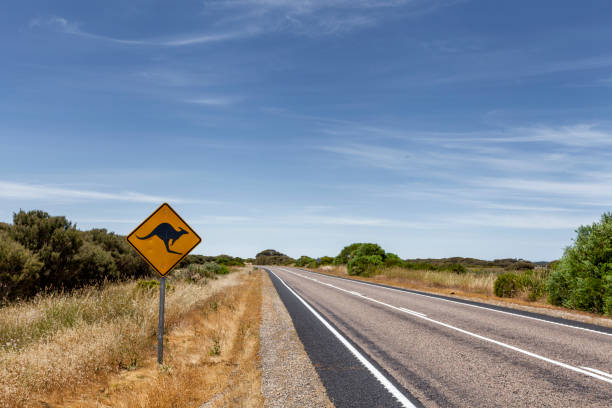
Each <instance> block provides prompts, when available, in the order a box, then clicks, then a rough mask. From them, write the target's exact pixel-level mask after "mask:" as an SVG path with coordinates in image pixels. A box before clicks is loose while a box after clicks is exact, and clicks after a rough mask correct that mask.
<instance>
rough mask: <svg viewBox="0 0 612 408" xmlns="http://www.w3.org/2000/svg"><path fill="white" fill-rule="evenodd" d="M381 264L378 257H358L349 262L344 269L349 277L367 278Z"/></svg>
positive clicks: (380, 258) (381, 261) (380, 259)
mask: <svg viewBox="0 0 612 408" xmlns="http://www.w3.org/2000/svg"><path fill="white" fill-rule="evenodd" d="M382 264H383V260H382V257H381V256H380V255H359V256H355V257H353V258H352V259H351V260H350V261H349V263H348V265H347V268H346V269H347V272H348V274H349V275H360V276H369V275H372V274H373V273H374V270H375V268H376V267H377V266H380V265H382Z"/></svg>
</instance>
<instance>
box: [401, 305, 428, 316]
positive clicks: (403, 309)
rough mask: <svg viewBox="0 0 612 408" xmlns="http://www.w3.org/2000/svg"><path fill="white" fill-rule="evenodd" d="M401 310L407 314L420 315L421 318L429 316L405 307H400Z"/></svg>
mask: <svg viewBox="0 0 612 408" xmlns="http://www.w3.org/2000/svg"><path fill="white" fill-rule="evenodd" d="M400 309H401V310H402V311H404V312H406V313H410V314H416V315H420V316H427V315H426V314H425V313H421V312H415V311H414V310H410V309H406V308H405V307H400Z"/></svg>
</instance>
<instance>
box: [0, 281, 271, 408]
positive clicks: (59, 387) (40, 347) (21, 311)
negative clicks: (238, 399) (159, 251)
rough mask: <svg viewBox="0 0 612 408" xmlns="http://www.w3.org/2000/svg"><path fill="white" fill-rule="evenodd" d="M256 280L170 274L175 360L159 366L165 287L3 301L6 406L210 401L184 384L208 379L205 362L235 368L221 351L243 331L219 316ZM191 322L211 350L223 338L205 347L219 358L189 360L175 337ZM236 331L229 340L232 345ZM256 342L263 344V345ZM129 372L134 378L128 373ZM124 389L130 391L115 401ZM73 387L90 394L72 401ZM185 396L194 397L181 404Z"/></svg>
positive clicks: (1, 374)
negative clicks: (186, 278) (197, 279)
mask: <svg viewBox="0 0 612 408" xmlns="http://www.w3.org/2000/svg"><path fill="white" fill-rule="evenodd" d="M253 279H254V275H253V276H249V275H248V274H246V273H237V274H230V275H227V276H226V277H223V278H222V279H219V280H215V281H211V282H210V283H208V284H206V285H202V284H194V283H187V282H182V281H174V282H171V285H172V289H171V290H170V291H169V292H168V293H167V298H166V320H165V323H166V330H167V332H168V330H169V332H168V333H169V335H168V336H167V342H168V345H167V347H166V355H165V360H166V361H168V362H169V364H168V365H167V366H165V367H163V369H162V370H159V369H158V367H157V364H156V363H155V359H154V356H155V344H154V343H155V341H154V337H155V333H156V323H157V308H158V292H157V291H155V290H147V289H146V288H139V287H138V286H137V284H136V283H135V282H131V283H123V284H113V285H107V286H106V287H104V288H102V289H101V290H97V289H85V290H82V291H79V292H76V293H74V294H72V295H68V294H63V295H50V296H40V297H38V298H36V299H35V300H33V301H31V302H24V303H20V304H15V305H11V306H8V307H5V308H2V309H0V322H1V323H0V339H2V344H1V345H0V406H6V407H13V406H41V403H43V402H44V403H45V404H47V406H54V405H55V404H61V405H62V406H130V407H131V406H142V407H144V406H147V407H154V406H160V407H161V406H193V401H195V399H198V398H203V399H199V402H203V401H206V396H207V395H206V394H205V393H204V394H198V395H191V396H190V395H189V392H186V391H185V390H186V388H182V387H183V385H185V386H190V385H193V382H194V381H198V379H202V378H201V376H197V375H195V371H197V370H198V367H199V370H200V371H203V372H208V370H207V369H203V368H202V366H201V365H202V364H205V365H207V364H208V365H209V364H214V363H222V364H220V365H221V366H224V367H225V366H227V369H229V370H230V372H231V371H232V368H234V365H233V364H226V361H225V360H222V359H224V358H225V359H227V358H228V355H227V353H231V352H232V351H231V350H234V347H233V344H234V343H235V341H234V339H235V337H236V336H235V335H234V334H233V333H238V332H239V331H240V327H241V326H240V324H239V323H236V324H237V326H236V327H237V328H236V329H233V328H230V329H228V328H227V324H226V323H227V322H226V321H225V320H224V319H222V318H221V314H222V313H230V314H231V313H236V311H237V310H238V305H239V304H241V303H240V302H243V300H240V302H238V300H237V299H238V298H240V299H243V298H241V297H240V296H239V295H240V293H239V291H237V287H238V286H239V285H242V286H244V284H245V283H244V282H243V281H244V280H246V281H249V280H251V281H252V280H253ZM250 285H251V286H253V285H256V283H250ZM251 292H252V290H248V291H246V292H245V293H251ZM257 293H259V292H257ZM253 296H255V298H249V302H255V303H257V302H258V300H257V297H256V296H257V295H253ZM245 299H246V298H245ZM245 301H246V300H245ZM211 302H213V303H211ZM259 302H260V300H259ZM211 305H216V306H211ZM215 307H216V310H214V309H215ZM240 307H243V306H240ZM243 308H244V307H243ZM255 309H256V310H257V311H258V310H259V308H258V307H256V308H255ZM241 310H243V309H241ZM241 313H243V312H241ZM243 314H244V313H243ZM241 316H242V315H241ZM249 316H250V315H249ZM194 319H195V320H194ZM198 319H200V320H206V322H208V323H206V324H205V323H204V322H202V321H200V320H198ZM210 319H213V320H212V323H210V322H209V320H210ZM215 319H216V320H215ZM244 319H246V320H245V322H248V324H249V325H253V324H254V325H257V324H258V320H257V319H258V316H257V315H254V316H250V317H248V316H246V315H244ZM232 321H233V320H232ZM238 321H240V319H238ZM186 322H191V323H193V324H192V327H191V328H190V329H189V330H191V332H190V333H192V334H193V336H195V337H197V338H199V339H200V340H201V341H206V342H212V343H211V344H210V345H207V347H206V349H208V348H210V347H213V346H214V340H211V339H217V340H216V341H217V342H218V347H219V353H218V354H216V355H214V356H209V355H208V354H206V353H199V354H206V357H207V358H210V359H212V360H205V361H200V360H197V359H196V356H197V355H198V353H194V354H193V355H190V357H189V359H188V361H186V360H184V358H183V357H182V354H181V353H182V352H181V350H182V349H181V348H180V347H179V346H178V344H179V343H180V344H183V343H185V344H187V343H188V342H187V341H184V342H183V340H184V339H183V340H181V342H182V343H181V342H179V343H175V341H174V340H173V337H172V336H174V335H175V333H177V332H176V330H179V328H184V327H185V324H186ZM196 323H197V324H196ZM232 324H233V323H232ZM198 325H200V326H198ZM198 327H199V328H198ZM232 327H233V326H232ZM249 327H250V326H248V325H247V327H246V328H243V329H242V330H243V334H244V333H247V332H248V333H252V330H250V329H249ZM211 330H212V331H211ZM228 335H229V336H230V337H226V336H228ZM193 336H192V337H193ZM243 337H244V336H243ZM230 338H231V339H232V340H231V342H232V343H231V344H229V343H227V342H228V341H230V340H228V339H230ZM236 341H237V340H236ZM224 342H225V343H224ZM251 347H252V348H253V347H254V348H257V347H258V343H257V344H256V345H253V346H251ZM183 351H184V350H183ZM224 353H226V354H224ZM255 354H256V352H255ZM173 358H174V360H173ZM215 359H219V361H215ZM173 361H174V362H173ZM190 370H194V372H191V371H190ZM135 373H139V374H135ZM124 377H125V378H124ZM132 377H133V379H135V380H136V381H135V382H134V383H130V382H129V381H127V379H129V378H132ZM140 377H142V378H140ZM121 378H124V379H123V380H121ZM202 380H203V379H202ZM126 381H127V382H126ZM128 383H129V385H126V384H128ZM145 384H150V386H151V387H152V388H148V387H147V386H145ZM126 387H127V389H130V390H131V391H130V392H129V393H128V394H126V395H123V396H121V398H119V399H117V400H116V401H115V400H113V396H114V395H118V394H121V390H124V389H126ZM195 388H196V389H197V388H198V387H195ZM200 388H201V389H202V390H208V388H206V387H200ZM209 388H210V387H209ZM213 388H214V387H213ZM161 390H163V392H161ZM173 390H174V391H173ZM202 392H203V391H202ZM212 392H214V390H213V391H212ZM229 394H231V393H228V395H229ZM75 395H84V396H87V398H85V399H80V400H75V402H70V401H71V398H73V397H74V396H75ZM168 399H170V400H171V402H168V401H169V400H168ZM181 401H188V402H187V403H186V404H185V405H184V404H183V403H182V402H181ZM89 404H91V405H89ZM43 405H44V404H43ZM252 406H256V405H252Z"/></svg>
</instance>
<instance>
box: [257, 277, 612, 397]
mask: <svg viewBox="0 0 612 408" xmlns="http://www.w3.org/2000/svg"><path fill="white" fill-rule="evenodd" d="M266 268H267V269H268V271H269V272H270V276H271V278H272V281H273V283H274V284H275V287H276V288H277V291H278V292H279V295H281V299H283V301H284V302H285V305H286V306H287V309H288V310H289V313H290V315H291V316H292V319H293V321H294V325H295V326H296V330H297V331H298V335H299V336H300V339H301V340H302V342H303V343H304V346H305V349H306V351H307V352H308V353H309V356H310V357H311V360H312V361H313V363H314V364H315V368H316V369H317V372H318V374H319V376H320V377H321V379H322V381H323V383H324V385H325V386H326V388H327V390H328V394H329V396H330V399H331V400H332V402H334V403H335V404H336V406H347V407H349V406H350V407H361V406H362V407H374V406H404V407H411V406H427V407H429V406H432V407H433V406H441V407H452V406H457V407H539V406H542V407H545V406H548V407H610V406H612V374H609V373H612V330H610V329H609V328H603V327H598V326H589V325H586V324H580V323H575V322H571V321H561V320H559V319H554V318H550V317H547V316H539V315H533V314H524V313H521V312H518V311H513V310H509V309H508V310H505V311H504V310H496V309H493V308H491V307H490V306H488V305H484V304H465V303H461V302H457V301H452V300H449V299H441V298H439V297H435V296H427V295H426V294H423V293H415V292H411V291H404V290H397V289H396V290H394V289H390V288H385V287H381V286H376V285H371V284H365V283H360V282H355V281H350V280H347V279H341V278H336V277H331V276H326V275H322V274H317V273H313V272H308V271H304V270H301V269H297V268H286V267H266ZM497 309H499V308H497ZM334 332H335V333H334ZM351 349H352V350H351Z"/></svg>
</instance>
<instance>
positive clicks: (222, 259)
mask: <svg viewBox="0 0 612 408" xmlns="http://www.w3.org/2000/svg"><path fill="white" fill-rule="evenodd" d="M214 261H215V263H218V264H219V265H225V266H244V261H243V260H242V259H241V258H238V257H236V258H234V257H232V256H229V255H218V256H217V257H215V260H214Z"/></svg>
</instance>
